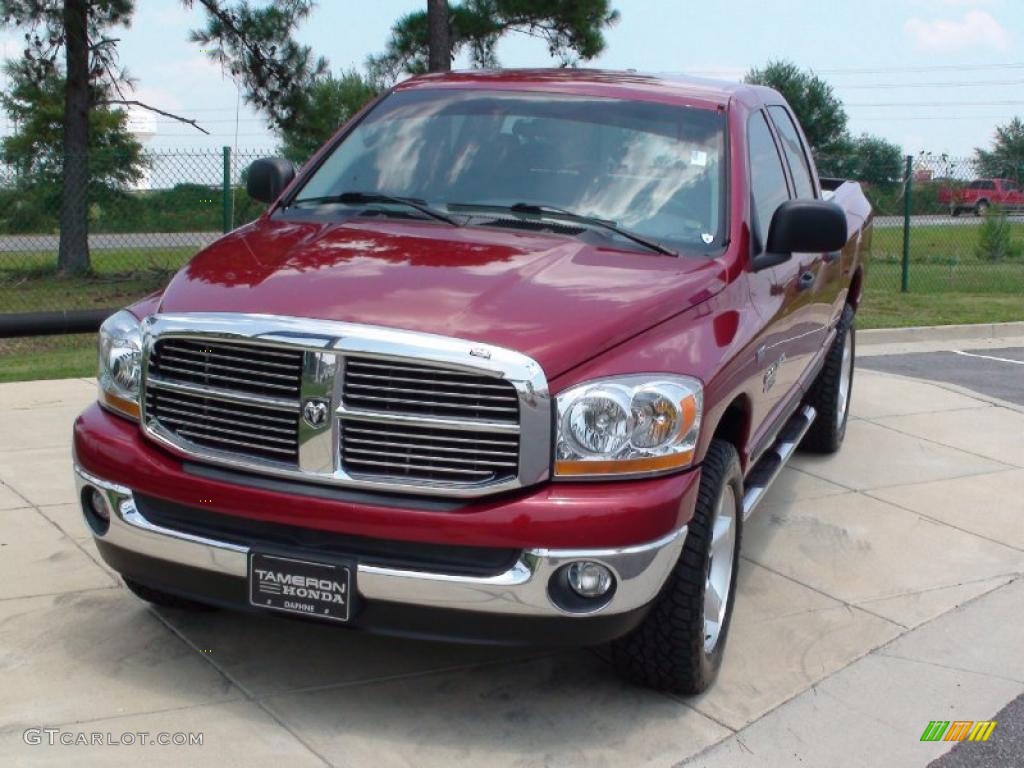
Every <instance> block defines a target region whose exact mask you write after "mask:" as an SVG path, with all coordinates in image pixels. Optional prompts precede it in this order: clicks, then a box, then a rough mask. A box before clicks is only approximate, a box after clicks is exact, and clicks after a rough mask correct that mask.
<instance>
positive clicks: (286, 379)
mask: <svg viewBox="0 0 1024 768" xmlns="http://www.w3.org/2000/svg"><path fill="white" fill-rule="evenodd" d="M149 369H150V371H152V372H153V373H155V374H157V375H158V376H160V377H161V378H164V379H166V380H168V381H180V382H183V383H187V384H200V385H203V386H207V387H221V388H227V389H231V390H235V391H238V392H247V393H250V394H255V395H269V396H272V397H294V398H296V399H297V398H298V396H299V388H300V386H301V383H302V352H301V351H293V350H289V349H278V348H268V347H261V346H256V345H253V344H228V343H224V342H220V341H217V342H209V341H195V340H193V339H161V340H160V341H158V342H157V343H156V345H155V346H154V347H153V353H152V355H151V356H150V359H149Z"/></svg>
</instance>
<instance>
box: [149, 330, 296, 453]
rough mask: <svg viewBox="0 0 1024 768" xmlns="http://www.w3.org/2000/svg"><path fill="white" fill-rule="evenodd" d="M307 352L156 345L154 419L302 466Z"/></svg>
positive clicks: (204, 441)
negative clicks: (301, 427) (301, 401)
mask: <svg viewBox="0 0 1024 768" xmlns="http://www.w3.org/2000/svg"><path fill="white" fill-rule="evenodd" d="M302 367H303V353H302V352H301V351H294V350H289V349H280V348H277V347H267V346H260V345H255V344H232V343H225V342H221V341H219V340H217V341H205V340H195V339H179V338H169V339H160V340H158V341H157V342H156V343H155V344H154V345H153V350H152V352H151V353H150V357H149V369H148V378H147V387H146V401H145V407H146V418H147V419H154V420H156V422H158V423H159V424H160V425H161V426H162V427H163V428H164V429H165V430H167V431H168V432H169V433H171V434H172V435H175V436H177V437H178V438H181V439H182V440H185V441H188V442H189V443H191V444H193V445H197V446H201V447H204V448H211V449H213V450H217V451H227V452H230V453H232V454H239V455H242V456H251V457H255V458H260V459H267V460H270V461H275V462H284V463H287V464H291V465H297V464H298V459H299V442H298V411H299V392H300V387H301V381H302Z"/></svg>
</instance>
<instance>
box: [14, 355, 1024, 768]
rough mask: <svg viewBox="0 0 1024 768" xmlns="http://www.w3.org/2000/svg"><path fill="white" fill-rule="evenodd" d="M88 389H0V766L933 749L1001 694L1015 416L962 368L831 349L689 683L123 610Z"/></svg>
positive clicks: (1015, 569)
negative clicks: (85, 418) (79, 439)
mask: <svg viewBox="0 0 1024 768" xmlns="http://www.w3.org/2000/svg"><path fill="white" fill-rule="evenodd" d="M1004 345H1005V344H1004ZM93 397H94V384H93V382H92V381H88V380H66V381H59V382H30V383H23V384H6V385H0V680H3V685H0V763H2V764H4V765H64V764H67V763H68V762H71V761H75V762H77V763H86V764H89V763H96V762H103V764H105V765H122V764H124V765H129V764H132V765H134V764H136V763H137V762H138V761H139V760H145V761H146V762H147V764H149V765H153V766H159V765H165V764H166V765H178V764H181V763H183V762H187V763H188V764H190V765H196V766H202V765H215V766H218V768H224V767H225V766H233V765H246V766H262V765H271V764H275V765H289V766H291V765H296V766H302V765H321V766H322V765H338V766H350V765H351V766H361V765H370V764H372V765H374V766H409V765H416V766H435V765H436V766H441V765H445V766H449V765H482V764H486V765H488V766H534V765H552V766H577V765H579V766H595V765H597V766H602V765H607V766H612V765H615V766H621V765H654V766H674V765H678V764H681V763H682V764H685V765H694V766H734V765H740V766H742V765H751V766H759V767H760V766H789V765H829V766H847V765H848V766H864V765H910V766H914V765H919V766H925V765H927V764H928V763H930V762H931V761H933V760H935V759H937V758H939V757H941V756H942V755H943V754H944V753H945V752H947V751H948V750H949V748H950V746H951V745H950V743H949V742H921V741H919V739H920V736H921V733H922V732H923V730H924V728H925V726H926V725H927V724H928V722H929V721H930V720H936V719H943V720H954V719H962V720H987V719H992V717H993V716H994V715H995V714H996V713H997V712H998V711H999V710H1001V709H1002V708H1003V707H1004V706H1005V705H1007V703H1008V702H1011V701H1012V700H1014V699H1015V698H1017V697H1018V696H1019V695H1020V694H1021V693H1022V692H1024V656H1022V655H1021V653H1020V647H1021V628H1022V620H1021V618H1020V617H1021V616H1022V615H1024V579H1021V578H1020V576H1021V574H1022V573H1024V525H1022V524H1021V521H1022V519H1024V450H1022V445H1024V412H1021V410H1018V409H1014V408H1009V407H1003V406H1001V405H999V404H994V401H992V400H991V399H990V398H986V397H984V396H981V395H977V396H976V395H974V394H972V393H970V392H969V391H968V390H966V389H963V388H954V387H950V386H947V385H944V384H935V383H928V382H924V381H921V380H917V379H912V378H907V377H903V376H894V375H891V374H887V373H881V372H875V371H870V370H864V369H861V370H858V373H857V378H856V382H855V386H854V396H853V397H854V399H853V404H852V415H853V420H852V421H851V422H850V425H849V433H848V437H847V443H846V445H845V446H844V449H843V451H842V452H841V453H840V454H839V455H837V456H834V457H827V458H822V457H814V456H806V455H801V456H798V458H797V459H795V460H794V462H793V466H792V467H791V468H789V469H788V470H786V472H785V474H784V475H783V477H782V478H781V479H780V481H779V483H777V485H776V486H775V487H774V488H773V489H772V491H771V493H770V495H769V497H768V498H767V499H766V500H765V502H764V503H763V505H762V506H761V508H759V510H758V511H757V513H756V514H755V516H754V518H752V520H751V521H750V523H749V525H748V527H747V530H746V532H745V537H744V558H743V561H742V563H741V570H740V579H739V587H738V589H739V593H738V594H739V597H738V602H737V605H736V613H735V616H734V621H733V626H732V630H731V635H730V639H729V648H728V652H727V659H726V663H725V667H724V668H723V671H722V674H721V677H720V679H719V680H718V682H717V684H716V685H715V687H714V688H713V689H712V690H711V691H709V692H708V693H707V694H705V695H703V696H700V697H697V698H693V699H679V698H676V697H672V696H665V695H661V694H657V693H653V692H650V691H647V690H643V689H639V688H635V687H631V686H627V685H624V684H622V683H620V682H619V681H618V680H616V678H614V677H613V676H612V674H611V673H610V670H609V668H608V666H607V664H606V662H605V660H604V657H603V653H602V652H601V651H600V650H598V651H596V652H595V651H583V650H581V651H568V652H564V651H560V652H557V653H553V652H550V651H546V650H543V649H523V650H518V651H517V650H508V649H493V648H479V647H468V646H449V645H439V644H430V643H422V642H413V641H403V640H395V639H388V638H379V637H371V636H366V635H361V634H358V633H353V632H346V631H344V630H339V629H336V628H333V627H320V626H317V625H311V624H307V623H298V622H290V621H287V620H284V619H278V618H274V617H270V616H268V617H265V618H264V617H253V616H245V615H238V614H232V613H228V612H211V613H203V614H186V613H182V612H177V611H171V610H164V609H160V610H157V609H154V608H151V607H148V606H146V605H145V604H143V603H141V602H139V601H138V600H136V599H135V598H134V597H133V596H131V595H130V594H129V593H128V592H127V591H126V590H125V589H124V588H123V586H121V584H120V582H119V581H118V579H117V578H116V576H115V575H114V574H112V573H111V572H110V571H109V570H108V569H107V568H106V567H105V566H104V565H103V564H102V562H101V561H100V560H99V558H98V555H97V554H96V551H95V549H94V547H93V545H92V543H91V540H90V538H89V536H88V534H87V532H86V528H85V526H84V524H83V523H82V521H81V519H80V512H79V511H78V507H77V504H76V503H75V496H74V486H73V482H72V479H71V470H70V455H69V447H68V442H69V430H70V426H71V422H72V420H73V418H74V415H75V414H76V413H77V412H78V410H79V409H81V408H82V407H83V406H84V405H85V404H86V403H88V402H90V401H91V400H92V399H93ZM31 727H59V728H61V729H62V730H64V731H66V732H72V733H79V732H86V733H92V732H99V733H103V734H106V733H112V734H114V735H115V736H116V735H120V734H124V733H126V732H137V731H148V732H150V733H151V734H155V733H157V732H160V731H165V732H195V731H201V732H202V733H203V735H204V743H203V746H201V747H200V746H153V747H148V746H146V747H142V746H137V745H134V746H100V745H97V746H60V745H56V746H47V745H45V744H41V745H32V744H27V743H26V741H25V737H24V731H25V729H26V728H31ZM998 732H999V728H998V726H997V733H998ZM978 746H981V745H977V744H971V743H966V744H963V745H962V747H961V749H960V750H959V752H958V753H957V758H958V759H962V758H963V757H964V756H965V755H966V756H967V757H969V756H970V750H971V749H972V748H975V747H978ZM954 764H969V763H963V762H960V763H954Z"/></svg>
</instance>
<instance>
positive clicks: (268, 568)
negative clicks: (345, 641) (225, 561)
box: [249, 552, 353, 622]
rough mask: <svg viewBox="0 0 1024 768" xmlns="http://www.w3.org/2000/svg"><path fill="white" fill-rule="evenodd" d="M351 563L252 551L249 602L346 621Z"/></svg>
mask: <svg viewBox="0 0 1024 768" xmlns="http://www.w3.org/2000/svg"><path fill="white" fill-rule="evenodd" d="M352 588H353V586H352V567H351V566H349V565H347V564H345V563H325V562H318V561H315V560H306V559H304V558H297V557H287V556H283V555H271V554H266V553H263V552H252V553H250V555H249V602H250V603H251V604H252V605H256V606H259V607H260V608H266V609H268V610H271V611H281V612H283V613H291V614H299V615H301V616H309V617H312V618H318V619H326V620H328V621H342V622H344V621H348V620H349V615H350V608H351V602H352V599H351V598H352Z"/></svg>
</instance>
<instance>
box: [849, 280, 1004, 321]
mask: <svg viewBox="0 0 1024 768" xmlns="http://www.w3.org/2000/svg"><path fill="white" fill-rule="evenodd" d="M1015 320H1016V321H1020V320H1024V296H1022V295H1021V294H1019V293H899V292H894V291H872V290H871V289H870V287H869V288H868V289H867V290H866V291H865V292H864V300H863V302H862V303H861V306H860V309H859V310H858V311H857V327H858V328H861V329H866V328H905V327H908V326H914V325H961V324H966V323H1006V322H1011V321H1015Z"/></svg>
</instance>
